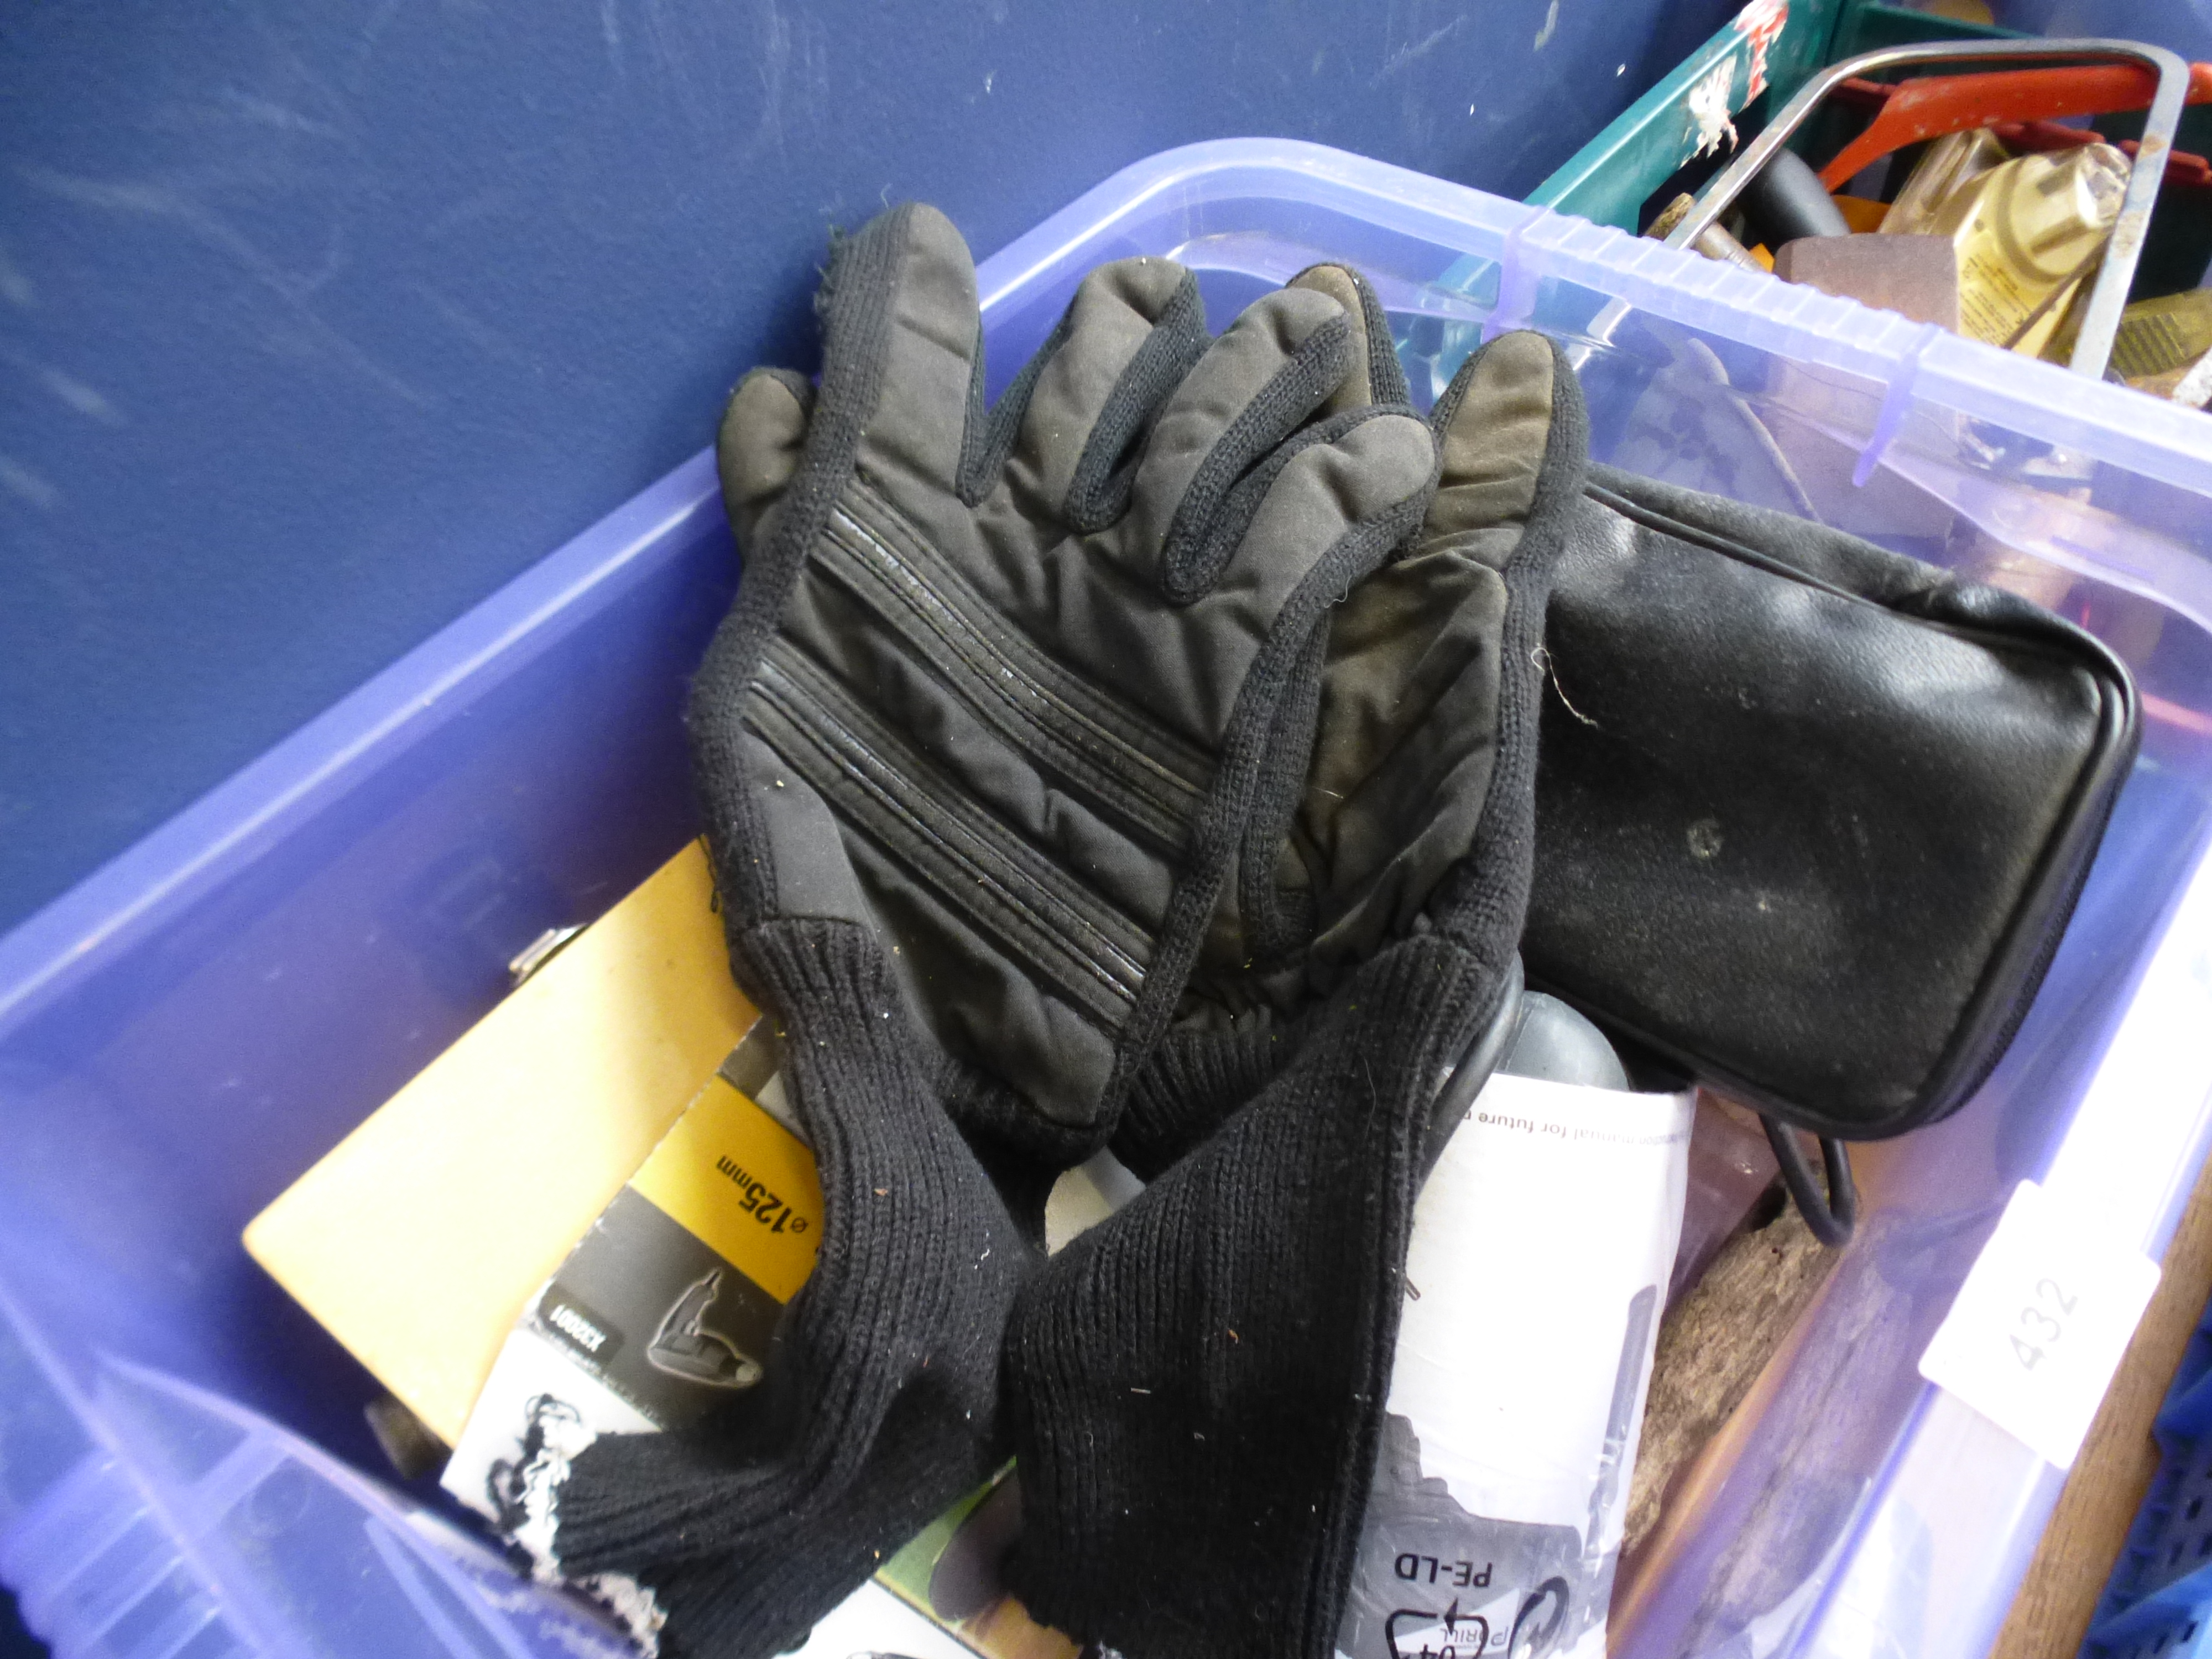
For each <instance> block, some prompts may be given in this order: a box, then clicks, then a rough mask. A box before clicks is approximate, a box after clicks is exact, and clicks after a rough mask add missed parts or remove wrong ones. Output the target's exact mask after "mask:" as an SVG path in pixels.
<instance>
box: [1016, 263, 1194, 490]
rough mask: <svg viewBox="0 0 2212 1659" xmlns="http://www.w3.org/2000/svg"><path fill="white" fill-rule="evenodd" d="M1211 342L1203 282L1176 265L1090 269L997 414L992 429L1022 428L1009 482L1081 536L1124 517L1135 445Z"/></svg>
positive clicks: (1116, 265)
mask: <svg viewBox="0 0 2212 1659" xmlns="http://www.w3.org/2000/svg"><path fill="white" fill-rule="evenodd" d="M1209 338H1210V336H1208V334H1207V333H1206V305H1205V301H1203V300H1202V299H1200V296H1199V291H1198V279H1197V278H1196V277H1194V276H1192V275H1191V274H1190V272H1189V271H1188V270H1184V269H1183V268H1182V266H1181V265H1179V264H1176V263H1175V262H1174V261H1173V260H1171V259H1123V260H1120V261H1118V262H1116V263H1115V264H1110V265H1103V266H1101V267H1100V268H1099V269H1098V270H1094V271H1092V272H1091V275H1090V276H1086V277H1085V278H1084V280H1083V285H1082V286H1081V287H1080V288H1079V289H1076V291H1075V298H1074V300H1073V301H1072V302H1071V303H1070V304H1069V306H1068V308H1067V315H1066V318H1065V319H1063V320H1062V321H1061V323H1060V327H1059V329H1058V330H1056V331H1054V336H1053V338H1052V339H1051V340H1050V341H1048V343H1046V345H1045V348H1044V349H1043V350H1042V351H1041V352H1039V353H1038V355H1037V357H1036V360H1035V361H1034V362H1033V363H1032V365H1031V368H1030V370H1024V375H1023V380H1022V381H1018V382H1017V384H1016V386H1014V387H1010V388H1008V392H1007V395H1006V397H1005V398H1002V399H1001V400H1000V408H999V409H996V410H993V411H992V424H993V427H994V429H995V428H999V427H1000V424H1001V422H1002V421H1004V422H1009V423H1010V422H1012V421H1018V422H1019V430H1018V436H1016V437H1014V439H1013V454H1012V463H1011V465H1009V466H1008V468H1007V473H1006V477H1007V481H1008V483H1011V484H1012V486H1013V487H1014V488H1015V489H1016V490H1017V491H1018V492H1022V493H1024V494H1026V495H1030V497H1031V498H1032V499H1033V500H1034V501H1036V504H1037V505H1038V506H1039V507H1042V510H1043V511H1044V513H1047V514H1048V515H1050V516H1055V517H1058V518H1059V519H1060V520H1061V521H1062V522H1064V523H1066V524H1067V525H1068V526H1071V527H1072V528H1073V529H1076V530H1079V531H1091V530H1098V529H1103V527H1104V526H1107V525H1109V524H1110V523H1112V522H1113V521H1114V520H1115V519H1117V518H1119V517H1121V513H1123V512H1124V511H1125V510H1126V509H1127V505H1128V495H1129V484H1130V478H1131V475H1132V472H1133V463H1134V455H1135V451H1136V449H1137V447H1138V444H1139V441H1140V440H1141V439H1142V438H1143V436H1144V435H1145V433H1146V431H1147V430H1148V429H1149V428H1150V427H1151V425H1152V420H1153V417H1154V416H1156V415H1157V414H1158V412H1159V409H1160V406H1161V405H1162V404H1164V403H1165V402H1166V401H1167V399H1168V397H1169V394H1170V393H1171V392H1173V391H1174V390H1175V388H1176V386H1177V385H1178V384H1179V383H1180V382H1181V381H1182V377H1183V375H1184V374H1187V373H1188V371H1189V369H1190V367H1191V365H1192V364H1193V363H1194V362H1197V361H1198V359H1199V357H1200V356H1201V355H1202V354H1203V353H1204V352H1205V350H1206V344H1207V342H1208V340H1209ZM1024 382H1025V383H1026V384H1024Z"/></svg>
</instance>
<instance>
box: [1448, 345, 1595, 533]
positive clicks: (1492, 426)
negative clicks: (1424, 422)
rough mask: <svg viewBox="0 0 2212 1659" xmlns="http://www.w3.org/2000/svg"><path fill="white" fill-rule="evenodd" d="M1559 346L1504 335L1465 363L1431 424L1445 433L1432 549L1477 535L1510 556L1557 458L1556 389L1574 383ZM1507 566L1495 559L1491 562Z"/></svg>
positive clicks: (1453, 379) (1453, 380) (1454, 378)
mask: <svg viewBox="0 0 2212 1659" xmlns="http://www.w3.org/2000/svg"><path fill="white" fill-rule="evenodd" d="M1563 368H1564V366H1563V365H1562V364H1560V363H1559V362H1558V354H1557V353H1556V352H1555V350H1554V349H1553V346H1552V343H1551V342H1550V341H1549V340H1547V339H1546V338H1545V337H1543V336H1542V335H1541V334H1538V333H1534V332H1533V331H1528V330H1525V329H1524V330H1519V331H1516V332H1514V333H1511V334H1501V335H1499V336H1498V338H1496V339H1495V340H1492V342H1491V343H1489V344H1487V345H1486V346H1484V347H1483V348H1482V349H1480V350H1479V351H1477V352H1475V353H1474V356H1470V357H1469V358H1468V360H1467V362H1464V363H1462V364H1461V365H1460V370H1459V373H1458V374H1455V375H1454V376H1452V382H1451V385H1450V386H1449V387H1447V388H1446V389H1445V392H1444V395H1443V397H1441V398H1437V406H1436V408H1435V409H1434V410H1431V412H1430V416H1429V423H1430V425H1431V427H1433V428H1435V430H1436V433H1437V447H1438V450H1439V453H1440V471H1439V473H1438V476H1437V498H1436V500H1435V501H1432V502H1431V503H1430V506H1429V515H1428V518H1427V520H1425V522H1424V523H1423V525H1422V526H1421V539H1422V542H1423V544H1430V543H1433V542H1436V541H1437V540H1439V539H1441V538H1444V537H1447V536H1462V535H1466V534H1468V533H1470V532H1502V533H1501V534H1496V535H1493V536H1492V538H1490V539H1492V540H1493V541H1495V542H1497V543H1498V544H1500V545H1501V546H1502V548H1503V549H1504V550H1506V551H1508V552H1510V549H1511V547H1512V545H1513V542H1514V540H1515V538H1517V536H1518V534H1519V532H1520V529H1521V527H1522V526H1523V525H1525V524H1526V523H1527V522H1528V514H1529V513H1530V512H1531V511H1532V510H1533V509H1534V506H1535V502H1536V494H1537V490H1536V484H1537V479H1538V477H1539V475H1540V474H1541V471H1542V470H1543V466H1544V463H1545V461H1546V460H1547V459H1548V458H1549V457H1550V455H1551V449H1552V445H1551V439H1552V405H1553V392H1554V389H1555V388H1556V387H1558V386H1560V385H1561V384H1562V383H1563V382H1564V383H1569V384H1571V382H1572V380H1573V378H1574V377H1573V375H1572V374H1571V373H1564V372H1562V371H1563ZM1486 562H1489V563H1492V564H1493V565H1496V564H1498V563H1502V562H1503V560H1502V558H1500V557H1498V556H1492V557H1491V558H1490V559H1489V560H1487V561H1486Z"/></svg>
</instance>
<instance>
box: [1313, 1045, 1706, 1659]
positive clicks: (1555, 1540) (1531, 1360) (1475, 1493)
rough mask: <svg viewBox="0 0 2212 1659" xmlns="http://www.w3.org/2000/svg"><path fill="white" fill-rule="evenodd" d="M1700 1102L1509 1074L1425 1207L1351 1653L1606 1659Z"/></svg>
mask: <svg viewBox="0 0 2212 1659" xmlns="http://www.w3.org/2000/svg"><path fill="white" fill-rule="evenodd" d="M1691 1121H1692V1097H1691V1096H1690V1095H1688V1094H1680V1095H1639V1094H1625V1093H1620V1092H1618V1091H1613V1090H1607V1089H1594V1088H1588V1087H1583V1086H1579V1085H1571V1084H1561V1083H1550V1082H1545V1081H1542V1080H1540V1079H1534V1078H1522V1077H1512V1076H1507V1075H1504V1074H1503V1073H1501V1074H1499V1075H1498V1076H1496V1077H1493V1078H1492V1079H1491V1080H1490V1081H1489V1082H1488V1083H1487V1084H1486V1085H1484V1088H1483V1091H1482V1092H1481V1093H1480V1095H1479V1096H1477V1097H1476V1098H1475V1101H1474V1105H1473V1106H1472V1107H1470V1108H1469V1109H1468V1115H1467V1118H1466V1120H1465V1121H1463V1122H1462V1124H1461V1126H1460V1127H1459V1128H1458V1130H1457V1131H1455V1133H1454V1134H1453V1136H1452V1139H1451V1140H1450V1142H1449V1145H1448V1146H1446V1147H1445V1149H1444V1153H1443V1158H1441V1159H1439V1160H1438V1162H1437V1167H1436V1170H1435V1171H1434V1172H1433V1173H1432V1174H1431V1176H1430V1177H1429V1181H1428V1184H1427V1185H1426V1187H1425V1188H1423V1189H1422V1192H1421V1196H1420V1200H1419V1202H1418V1203H1417V1204H1416V1206H1414V1211H1413V1242H1412V1246H1411V1249H1410V1250H1409V1252H1408V1254H1407V1263H1406V1302H1405V1308H1404V1313H1403V1323H1402V1324H1401V1327H1400V1329H1399V1334H1398V1347H1397V1352H1396V1356H1395V1362H1394V1366H1393V1370H1392V1373H1391V1379H1390V1397H1389V1407H1388V1413H1387V1415H1386V1416H1385V1418H1384V1420H1383V1444H1382V1449H1381V1452H1380V1455H1379V1456H1378V1458H1377V1460H1376V1475H1375V1484H1374V1487H1373V1490H1372V1492H1371V1493H1370V1497H1369V1499H1368V1505H1367V1516H1366V1520H1365V1522H1364V1526H1363V1528H1362V1530H1361V1535H1360V1542H1359V1555H1358V1563H1357V1565H1356V1566H1355V1567H1354V1570H1353V1577H1352V1597H1351V1600H1350V1601H1349V1602H1348V1603H1347V1605H1346V1612H1345V1619H1344V1624H1343V1626H1342V1628H1341V1629H1340V1631H1339V1632H1338V1636H1337V1649H1338V1651H1339V1652H1340V1654H1342V1655H1344V1656H1346V1659H1421V1656H1428V1659H1474V1656H1477V1655H1480V1654H1484V1653H1497V1654H1504V1655H1507V1656H1510V1659H1546V1656H1549V1655H1553V1654H1558V1655H1561V1656H1567V1659H1603V1655H1604V1652H1605V1612H1606V1604H1607V1601H1609V1600H1610V1599H1611V1597H1612V1593H1613V1565H1614V1563H1615V1561H1616V1559H1618V1557H1619V1554H1620V1538H1621V1529H1622V1526H1623V1524H1624V1522H1625V1520H1626V1510H1627V1499H1628V1476H1629V1471H1630V1469H1631V1468H1632V1465H1633V1463H1634V1462H1635V1457H1636V1439H1637V1434H1638V1429H1639V1428H1640V1426H1641V1425H1642V1421H1643V1415H1644V1389H1645V1386H1646V1385H1647V1384H1648V1383H1649V1382H1650V1374H1651V1355H1652V1349H1653V1346H1654V1344H1655V1343H1656V1341H1657V1340H1658V1332H1659V1315H1660V1313H1661V1311H1662V1309H1661V1301H1662V1297H1663V1296H1664V1295H1665V1288H1666V1285H1667V1279H1668V1272H1669V1270H1670V1268H1671V1267H1672V1266H1673V1264H1674V1247H1675V1243H1676V1241H1677V1239H1678V1237H1679V1236H1680V1231H1681V1225H1682V1205H1683V1199H1684V1194H1685V1192H1686V1185H1687V1176H1688V1158H1689V1144H1690V1125H1691Z"/></svg>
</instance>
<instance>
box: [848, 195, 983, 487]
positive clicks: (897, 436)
mask: <svg viewBox="0 0 2212 1659" xmlns="http://www.w3.org/2000/svg"><path fill="white" fill-rule="evenodd" d="M844 283H859V284H861V285H862V286H861V288H860V292H859V294H858V295H855V296H854V299H855V300H856V301H857V303H856V305H855V307H854V308H855V309H856V310H860V311H866V310H868V309H871V308H872V307H878V306H880V307H883V308H884V311H885V313H887V314H886V315H885V317H884V333H883V337H882V343H881V347H880V349H879V350H878V352H875V353H872V354H870V355H869V357H868V360H867V361H866V362H860V363H859V364H856V365H855V368H856V369H857V370H858V374H859V377H860V379H861V380H862V381H863V384H862V385H860V386H858V387H857V388H856V395H855V396H854V399H853V402H854V408H853V410H850V411H848V412H849V413H851V414H853V415H854V416H856V417H857V418H858V419H859V420H860V421H861V422H863V424H864V428H865V429H864V433H863V435H862V437H861V440H860V447H861V451H862V453H864V454H865V455H866V458H867V460H868V463H869V465H871V466H872V468H874V469H876V470H878V471H881V472H884V473H885V474H888V475H891V476H893V477H897V476H900V475H903V476H904V477H906V478H908V479H910V480H912V481H914V482H915V483H920V484H921V485H923V486H925V487H932V488H935V489H941V490H944V491H946V492H948V493H950V492H952V491H954V490H955V489H957V485H958V483H959V480H960V477H961V471H962V462H963V455H964V454H965V453H966V451H967V450H969V449H970V448H972V447H974V446H975V445H976V444H977V443H979V442H980V441H981V435H980V434H978V435H975V436H972V437H971V436H970V435H969V428H970V426H971V416H972V415H973V414H974V413H975V412H977V406H978V405H980V404H981V400H982V387H981V359H982V321H981V313H980V312H979V311H978V310H977V309H976V304H975V262H974V261H973V260H972V259H971V258H969V253H968V244H967V243H966V242H964V241H963V240H961V237H960V233H959V232H958V231H957V230H955V229H954V228H952V222H951V220H949V219H947V218H946V217H945V216H944V215H943V214H941V213H939V211H938V210H936V209H935V208H933V207H926V206H923V205H922V204H920V203H908V204H905V205H903V206H901V207H897V208H894V209H893V210H891V211H890V212H889V213H886V214H882V215H879V216H878V217H876V218H874V219H872V220H871V221H870V222H868V224H867V225H866V227H864V228H862V229H861V231H860V234H858V235H856V236H855V237H854V239H853V242H852V244H851V245H849V246H848V247H847V248H844V249H841V250H840V252H839V257H838V258H837V260H836V264H834V265H833V267H832V268H831V271H830V283H829V284H826V285H825V287H824V290H823V297H822V298H821V300H819V301H817V306H820V307H842V306H843V305H844V304H845V303H846V301H847V297H848V296H847V295H846V294H845V293H843V292H842V291H833V288H832V285H842V284H844ZM868 380H872V381H873V385H872V386H869V385H866V383H865V382H866V381H868ZM871 393H872V397H871V396H870V394H871ZM871 405H872V406H871Z"/></svg>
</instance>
